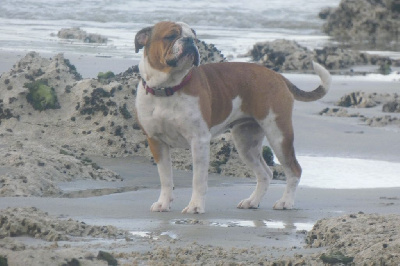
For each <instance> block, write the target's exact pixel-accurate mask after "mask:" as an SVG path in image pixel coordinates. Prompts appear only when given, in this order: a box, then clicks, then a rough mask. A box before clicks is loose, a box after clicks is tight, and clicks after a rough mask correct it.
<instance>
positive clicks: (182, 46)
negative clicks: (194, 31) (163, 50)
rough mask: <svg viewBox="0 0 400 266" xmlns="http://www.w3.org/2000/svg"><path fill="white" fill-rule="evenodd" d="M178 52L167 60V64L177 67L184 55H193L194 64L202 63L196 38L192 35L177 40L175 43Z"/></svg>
mask: <svg viewBox="0 0 400 266" xmlns="http://www.w3.org/2000/svg"><path fill="white" fill-rule="evenodd" d="M174 46H176V48H174V49H176V50H177V52H176V54H175V57H174V58H173V59H170V60H168V61H167V64H168V65H169V66H171V67H176V66H177V64H178V62H179V61H180V60H181V59H182V58H184V57H190V56H191V57H193V65H195V66H198V65H199V64H200V54H199V50H198V48H197V46H196V44H195V40H194V39H193V38H192V37H184V38H182V39H179V40H177V41H176V43H175V45H174Z"/></svg>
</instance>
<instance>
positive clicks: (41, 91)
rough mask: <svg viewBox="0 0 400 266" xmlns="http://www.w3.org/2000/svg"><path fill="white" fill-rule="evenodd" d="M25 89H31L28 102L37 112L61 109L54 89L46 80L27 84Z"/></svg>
mask: <svg viewBox="0 0 400 266" xmlns="http://www.w3.org/2000/svg"><path fill="white" fill-rule="evenodd" d="M24 87H25V88H28V89H29V93H28V94H27V95H26V100H27V101H28V103H30V104H31V105H32V106H33V108H34V109H35V110H39V111H43V110H46V109H59V108H61V106H60V104H59V102H58V99H57V94H56V92H55V90H54V88H53V87H50V86H49V85H48V81H47V80H46V79H40V80H37V81H34V82H31V83H25V84H24Z"/></svg>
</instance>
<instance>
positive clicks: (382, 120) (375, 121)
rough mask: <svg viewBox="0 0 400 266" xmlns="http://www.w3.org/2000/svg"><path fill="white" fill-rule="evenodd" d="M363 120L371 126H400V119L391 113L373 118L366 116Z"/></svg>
mask: <svg viewBox="0 0 400 266" xmlns="http://www.w3.org/2000/svg"><path fill="white" fill-rule="evenodd" d="M362 121H364V122H365V124H367V125H369V126H371V127H384V126H396V125H397V126H400V119H399V118H397V117H392V116H390V115H385V116H381V117H372V118H368V117H364V118H362Z"/></svg>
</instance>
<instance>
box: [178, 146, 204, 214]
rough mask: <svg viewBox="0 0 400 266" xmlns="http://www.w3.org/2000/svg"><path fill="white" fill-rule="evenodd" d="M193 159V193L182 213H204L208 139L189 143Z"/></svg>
mask: <svg viewBox="0 0 400 266" xmlns="http://www.w3.org/2000/svg"><path fill="white" fill-rule="evenodd" d="M191 150H192V158H193V185H192V186H193V191H192V198H191V200H190V202H189V205H188V206H187V207H186V208H184V209H183V211H182V213H204V211H205V196H206V192H207V187H208V185H207V181H208V167H209V162H210V139H209V138H208V139H207V138H206V139H204V140H199V139H196V140H193V141H192V142H191Z"/></svg>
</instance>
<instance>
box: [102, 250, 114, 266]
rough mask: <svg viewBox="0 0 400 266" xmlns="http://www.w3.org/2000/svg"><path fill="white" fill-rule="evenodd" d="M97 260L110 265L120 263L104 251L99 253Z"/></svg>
mask: <svg viewBox="0 0 400 266" xmlns="http://www.w3.org/2000/svg"><path fill="white" fill-rule="evenodd" d="M97 259H98V260H104V261H106V262H107V263H108V265H118V261H117V260H116V259H115V258H114V257H113V255H111V254H110V253H108V252H105V251H102V250H100V251H99V254H98V255H97Z"/></svg>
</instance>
